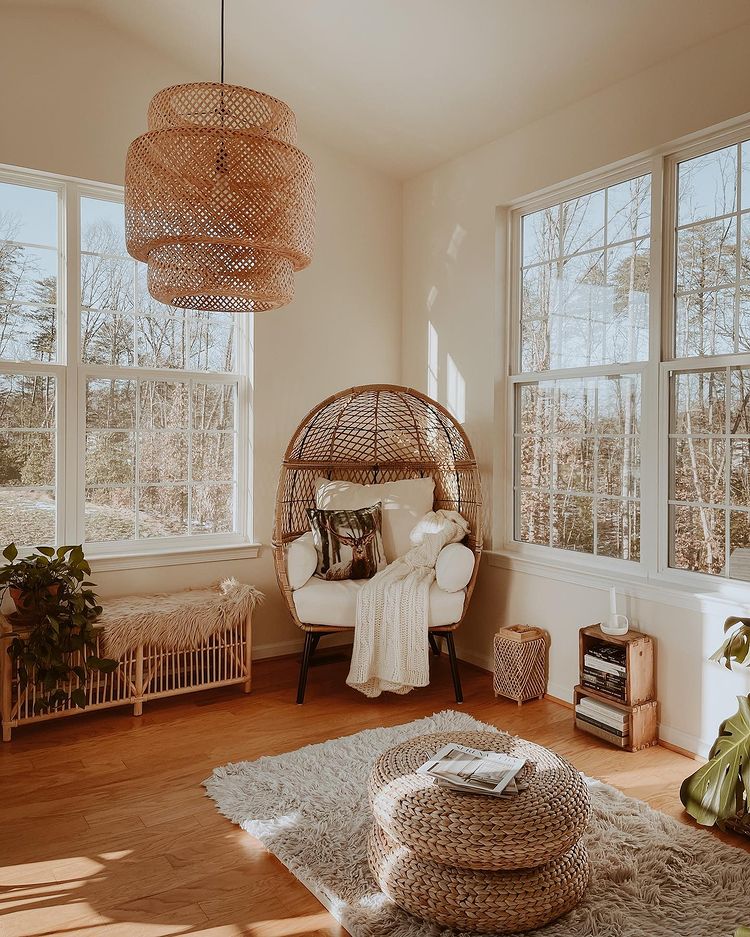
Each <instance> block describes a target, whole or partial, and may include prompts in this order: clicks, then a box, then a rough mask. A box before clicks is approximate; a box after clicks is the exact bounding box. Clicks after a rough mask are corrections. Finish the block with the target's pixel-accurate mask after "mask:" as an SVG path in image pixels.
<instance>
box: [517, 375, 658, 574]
mask: <svg viewBox="0 0 750 937" xmlns="http://www.w3.org/2000/svg"><path fill="white" fill-rule="evenodd" d="M516 400H517V411H518V415H517V425H518V426H520V427H521V428H522V430H523V434H522V435H521V434H519V435H518V436H517V437H516V459H517V478H516V492H517V497H518V498H519V509H520V515H519V517H518V520H517V531H516V536H517V537H518V538H519V539H521V540H524V541H526V542H529V543H540V544H544V545H552V546H555V547H558V548H562V549H568V550H576V551H578V552H586V553H596V554H597V555H603V556H612V557H617V558H620V559H627V560H637V559H639V557H640V502H639V500H638V499H639V496H640V443H639V439H638V436H637V432H638V424H639V419H640V418H639V410H640V376H639V375H613V376H612V377H602V378H589V379H576V380H558V381H545V382H544V383H543V384H527V385H521V386H520V387H518V389H517V398H516ZM626 499H627V500H626ZM604 502H606V503H604ZM550 506H551V508H552V521H551V528H550V515H549V512H550Z"/></svg>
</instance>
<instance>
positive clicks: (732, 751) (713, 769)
mask: <svg viewBox="0 0 750 937" xmlns="http://www.w3.org/2000/svg"><path fill="white" fill-rule="evenodd" d="M724 634H725V635H726V637H725V640H724V643H723V644H722V645H721V647H720V648H719V649H718V650H717V651H716V652H715V653H714V654H712V655H711V658H710V659H711V660H715V661H719V662H723V664H724V666H725V667H726V668H727V669H728V670H731V669H732V663H733V662H734V663H736V664H741V665H744V666H750V618H741V617H737V616H731V617H730V618H727V620H726V621H725V622H724ZM737 701H738V703H739V709H738V710H737V712H736V713H735V714H734V715H733V716H730V717H729V718H728V719H725V720H724V722H722V723H721V725H720V726H719V735H718V737H717V739H716V741H715V742H714V744H713V746H712V747H711V751H710V752H709V756H708V761H707V762H706V764H704V765H702V766H701V767H700V768H699V769H698V770H697V771H696V772H695V774H691V775H690V777H689V778H686V779H685V780H684V781H683V782H682V787H681V788H680V799H681V800H682V803H683V804H684V806H685V809H686V810H687V812H688V813H689V814H690V816H691V817H693V818H694V819H695V820H697V821H698V823H700V824H702V825H703V826H713V825H714V824H716V825H717V826H719V827H722V828H723V827H724V826H729V827H731V828H732V829H734V830H736V831H738V832H741V833H744V834H745V835H750V695H748V696H738V697H737Z"/></svg>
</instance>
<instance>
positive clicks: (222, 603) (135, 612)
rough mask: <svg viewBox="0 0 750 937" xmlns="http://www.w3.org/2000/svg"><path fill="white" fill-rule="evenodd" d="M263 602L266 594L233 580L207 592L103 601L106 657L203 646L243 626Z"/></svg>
mask: <svg viewBox="0 0 750 937" xmlns="http://www.w3.org/2000/svg"><path fill="white" fill-rule="evenodd" d="M262 599H263V593H262V592H259V591H258V590H257V589H255V588H254V587H253V586H248V585H247V584H246V583H244V582H238V581H237V580H236V579H235V578H234V577H231V578H229V579H223V580H221V581H220V582H217V583H216V584H215V585H213V586H211V587H210V588H208V589H186V590H185V591H184V592H173V593H161V594H157V595H128V596H125V597H123V598H118V599H109V600H107V599H105V600H104V601H103V602H102V605H103V606H104V610H103V612H102V615H101V618H99V620H98V621H97V625H100V626H101V627H102V628H103V629H104V651H105V653H106V654H107V655H108V656H109V657H113V658H115V659H117V658H119V657H122V655H123V654H124V653H125V652H126V651H129V650H132V649H133V648H135V647H137V646H138V645H139V644H151V645H154V646H157V647H166V648H174V649H184V648H192V647H199V646H200V645H201V644H203V643H204V642H205V641H207V640H208V638H209V637H210V636H211V635H212V634H215V633H216V632H217V631H222V630H223V629H225V628H229V627H231V626H232V625H235V624H238V623H239V622H241V621H244V619H245V618H246V617H247V615H248V614H249V613H250V612H252V611H253V609H254V608H255V606H256V605H257V603H258V602H260V601H262Z"/></svg>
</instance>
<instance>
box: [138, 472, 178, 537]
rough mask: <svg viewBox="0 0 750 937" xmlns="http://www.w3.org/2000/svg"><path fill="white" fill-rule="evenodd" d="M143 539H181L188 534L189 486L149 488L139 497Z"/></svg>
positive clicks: (141, 490) (139, 527) (141, 492)
mask: <svg viewBox="0 0 750 937" xmlns="http://www.w3.org/2000/svg"><path fill="white" fill-rule="evenodd" d="M138 529H139V532H140V536H141V537H147V538H148V537H180V536H184V535H185V534H187V532H188V497H187V486H185V485H177V486H175V487H169V488H168V487H164V486H156V485H154V486H148V487H144V488H141V489H140V492H139V496H138Z"/></svg>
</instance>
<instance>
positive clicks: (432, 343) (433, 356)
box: [427, 322, 440, 400]
mask: <svg viewBox="0 0 750 937" xmlns="http://www.w3.org/2000/svg"><path fill="white" fill-rule="evenodd" d="M439 372H440V361H439V358H438V334H437V331H436V329H435V326H434V325H433V324H432V322H428V323H427V396H428V397H432V398H433V400H437V396H438V378H439Z"/></svg>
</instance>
